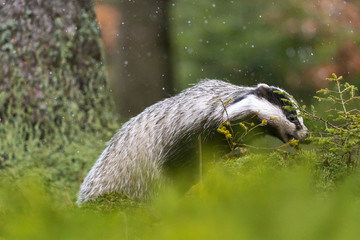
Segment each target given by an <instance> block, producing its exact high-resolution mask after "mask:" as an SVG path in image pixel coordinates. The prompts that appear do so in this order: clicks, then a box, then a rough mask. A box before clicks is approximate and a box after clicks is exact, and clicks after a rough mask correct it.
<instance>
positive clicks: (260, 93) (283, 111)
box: [227, 84, 308, 142]
mask: <svg viewBox="0 0 360 240" xmlns="http://www.w3.org/2000/svg"><path fill="white" fill-rule="evenodd" d="M282 93H283V94H282ZM288 96H289V94H287V93H286V92H285V91H284V90H282V89H279V88H276V87H271V86H268V85H266V84H258V85H257V87H256V88H254V89H253V90H251V91H249V93H248V94H246V95H244V96H241V97H239V98H234V99H233V101H232V102H231V103H230V104H229V105H228V106H227V114H228V115H229V118H230V121H236V120H241V119H244V118H245V117H247V116H251V115H257V117H258V118H259V120H263V119H266V120H267V122H268V124H267V126H266V128H267V129H268V132H269V133H270V134H271V135H274V136H276V137H278V138H279V139H280V140H282V141H283V142H288V141H289V140H291V139H299V140H302V139H305V138H306V137H307V136H308V134H307V128H306V126H305V125H304V122H303V119H302V117H301V116H299V111H298V110H296V111H295V110H289V109H287V108H284V106H292V107H295V109H296V108H297V105H296V103H295V102H294V101H293V100H292V99H291V98H289V97H288ZM283 99H287V100H288V101H284V100H283ZM244 109H245V111H244Z"/></svg>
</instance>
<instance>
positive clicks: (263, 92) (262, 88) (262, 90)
mask: <svg viewBox="0 0 360 240" xmlns="http://www.w3.org/2000/svg"><path fill="white" fill-rule="evenodd" d="M270 92H271V88H270V87H269V85H267V84H265V83H259V84H258V85H257V87H256V95H257V96H258V97H259V98H263V97H265V96H267V95H268V94H269V93H270Z"/></svg>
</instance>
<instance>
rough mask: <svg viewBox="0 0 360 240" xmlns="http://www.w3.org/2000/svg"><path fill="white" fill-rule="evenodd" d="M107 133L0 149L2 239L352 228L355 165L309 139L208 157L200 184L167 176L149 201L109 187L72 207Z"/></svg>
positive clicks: (357, 213) (313, 235)
mask: <svg viewBox="0 0 360 240" xmlns="http://www.w3.org/2000/svg"><path fill="white" fill-rule="evenodd" d="M7 132H9V129H8V131H7ZM14 133H15V130H14ZM109 135H110V134H109V133H106V132H105V133H102V134H101V133H98V134H96V133H85V132H82V133H81V134H78V135H77V136H76V137H75V136H74V137H73V140H71V141H70V142H63V141H62V140H60V139H59V140H58V141H59V142H56V141H53V142H52V143H44V144H43V145H41V144H40V145H39V144H34V145H32V144H31V143H28V144H25V143H23V144H21V143H20V142H18V144H17V148H18V150H17V151H15V152H14V154H13V156H7V158H6V159H5V160H4V157H3V159H2V161H3V162H2V170H1V171H0V177H1V178H0V179H1V181H0V185H1V186H0V239H103V238H106V239H277V240H278V239H327V240H328V239H358V238H359V237H360V228H359V226H358V223H359V222H360V221H359V220H360V201H359V196H360V194H359V193H360V190H359V189H360V188H359V186H360V175H359V174H358V172H357V170H356V169H354V168H352V169H349V168H348V167H347V166H346V165H342V164H331V163H330V164H329V163H326V164H324V162H323V158H322V157H321V156H319V155H318V154H317V153H316V152H315V151H314V150H312V149H311V147H309V149H307V150H303V151H299V152H293V153H288V154H285V153H278V152H265V153H250V154H248V155H245V156H243V157H240V158H232V159H227V160H219V161H217V162H212V163H210V164H209V165H208V166H207V167H206V169H207V170H206V171H204V177H203V183H202V185H197V186H194V187H193V188H192V190H191V191H189V192H188V193H186V194H182V193H179V192H177V190H176V188H173V187H172V186H169V187H168V188H167V189H165V190H164V191H163V192H161V193H160V194H159V196H157V197H155V198H154V199H153V200H152V201H150V202H147V203H137V202H134V201H132V200H130V199H128V198H126V197H125V196H122V195H118V194H108V195H106V196H103V197H101V198H99V199H98V200H96V201H94V202H90V203H89V204H86V205H85V206H82V207H78V206H77V205H76V204H75V200H76V194H77V191H78V189H79V186H80V183H81V179H82V178H83V177H84V176H85V174H86V173H87V171H88V169H89V168H90V167H91V165H92V164H93V162H94V161H95V160H96V158H97V157H98V155H99V154H100V153H101V151H102V150H103V148H104V142H106V140H107V139H109V137H110V136H109ZM14 136H16V134H14ZM15 138H16V137H14V139H13V141H7V143H6V144H5V143H4V142H2V143H1V145H2V147H4V146H7V147H11V144H10V143H11V142H13V143H14V144H15V143H16V140H15ZM30 146H31V147H30ZM60 146H61V147H60ZM13 147H15V145H13Z"/></svg>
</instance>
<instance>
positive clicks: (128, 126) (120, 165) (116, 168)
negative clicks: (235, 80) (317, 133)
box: [77, 79, 307, 205]
mask: <svg viewBox="0 0 360 240" xmlns="http://www.w3.org/2000/svg"><path fill="white" fill-rule="evenodd" d="M218 99H222V100H223V101H226V100H228V99H229V100H230V101H229V102H228V104H227V105H226V111H224V106H223V104H221V102H220V101H218ZM285 99H287V101H286V100H285ZM287 105H292V106H293V107H294V108H295V109H296V110H292V109H291V108H284V106H287ZM251 116H255V117H256V118H258V119H259V120H260V121H261V120H263V119H266V120H267V125H266V126H265V127H266V128H267V129H268V130H269V131H268V132H269V134H271V135H273V136H276V137H277V138H279V139H280V140H282V141H283V142H288V141H289V140H291V139H299V140H302V139H304V138H306V137H307V128H306V126H305V125H304V123H303V119H302V117H301V116H300V115H299V110H298V106H297V105H296V102H295V101H294V100H293V99H292V97H290V95H289V94H287V93H286V92H285V91H284V90H282V89H280V88H277V87H273V86H268V85H267V84H264V83H261V84H258V85H257V86H256V87H244V86H237V85H233V84H230V83H228V82H224V81H220V80H209V79H207V80H202V81H201V82H199V83H198V84H196V85H194V86H192V87H190V88H188V89H186V90H184V91H183V92H181V93H180V94H178V95H175V96H173V97H170V98H167V99H165V100H162V101H160V102H158V103H156V104H154V105H152V106H150V107H148V108H146V109H145V110H144V111H143V112H141V113H140V114H138V115H137V116H135V117H133V118H131V119H130V120H129V121H127V122H126V123H125V124H123V126H122V127H121V129H120V130H119V131H118V132H117V133H116V134H115V135H114V136H113V138H112V139H111V140H110V142H109V143H108V145H107V147H106V148H105V150H104V151H103V153H102V154H101V155H100V157H99V158H98V160H97V161H96V162H95V164H94V166H93V167H92V168H91V170H90V172H89V173H88V175H87V176H86V177H85V179H84V181H83V183H82V185H81V187H80V192H79V195H78V200H77V204H79V205H81V204H83V203H85V202H87V201H89V200H94V199H96V198H97V197H98V196H100V195H103V194H106V193H111V192H119V193H122V194H125V195H127V196H129V197H130V198H132V199H137V200H143V199H147V198H149V196H151V195H152V193H153V191H154V189H156V186H157V185H159V184H161V182H162V181H161V179H162V175H163V174H162V172H163V168H164V165H165V164H166V163H168V162H171V161H172V160H173V159H174V158H177V159H179V158H180V159H181V156H183V154H182V152H183V151H184V152H186V151H188V150H189V149H191V148H192V146H194V139H197V137H198V136H199V134H202V136H206V135H207V134H208V133H210V132H214V130H215V132H216V129H217V128H218V126H219V125H220V124H221V123H223V122H224V121H230V122H236V121H240V120H242V119H246V118H248V117H251ZM179 156H180V157H179Z"/></svg>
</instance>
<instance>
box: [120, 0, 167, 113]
mask: <svg viewBox="0 0 360 240" xmlns="http://www.w3.org/2000/svg"><path fill="white" fill-rule="evenodd" d="M168 3H169V1H168V0H159V1H133V0H120V1H118V2H117V3H116V4H117V6H118V7H119V9H120V12H121V19H122V21H121V24H120V31H119V33H120V34H119V52H118V54H119V58H120V59H121V61H120V64H119V66H118V67H117V72H118V74H116V75H117V76H118V84H119V89H120V91H119V93H120V94H119V100H118V101H119V103H120V113H121V115H122V116H133V115H135V114H137V113H139V112H141V111H142V110H143V109H144V108H145V107H147V106H149V105H151V104H153V103H155V102H157V101H159V100H160V99H162V98H164V97H168V96H169V94H170V93H172V88H173V86H172V71H171V56H170V41H169V34H168V20H169V19H168Z"/></svg>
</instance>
